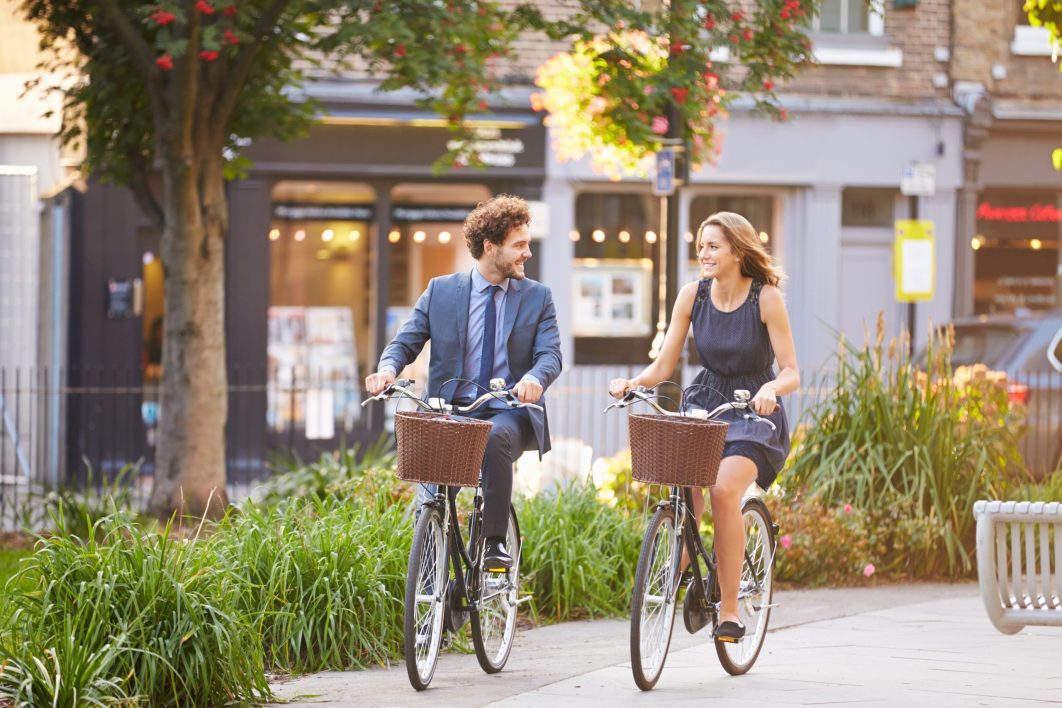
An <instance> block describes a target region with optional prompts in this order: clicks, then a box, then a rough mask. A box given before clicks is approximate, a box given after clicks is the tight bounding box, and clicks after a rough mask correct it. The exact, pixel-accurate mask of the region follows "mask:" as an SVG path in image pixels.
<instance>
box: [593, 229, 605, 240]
mask: <svg viewBox="0 0 1062 708" xmlns="http://www.w3.org/2000/svg"><path fill="white" fill-rule="evenodd" d="M590 237H591V238H593V239H594V241H596V242H597V243H604V242H605V232H604V231H602V230H601V229H594V233H592V234H590Z"/></svg>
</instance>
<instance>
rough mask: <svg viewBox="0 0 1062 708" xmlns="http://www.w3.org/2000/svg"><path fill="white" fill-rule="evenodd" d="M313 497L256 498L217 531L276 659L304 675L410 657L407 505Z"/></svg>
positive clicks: (244, 601) (221, 550)
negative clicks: (405, 635) (263, 501)
mask: <svg viewBox="0 0 1062 708" xmlns="http://www.w3.org/2000/svg"><path fill="white" fill-rule="evenodd" d="M368 496H369V498H368V499H365V498H346V497H340V496H336V495H326V496H323V497H319V498H318V497H314V496H309V497H305V498H302V499H294V500H292V501H290V502H288V503H283V504H280V505H277V506H274V507H262V506H255V505H248V506H247V507H246V508H244V509H243V510H242V511H241V512H239V513H233V514H230V515H229V516H228V517H227V518H226V519H225V521H224V522H223V523H222V525H221V527H220V529H219V531H218V534H217V537H216V538H217V544H218V556H219V558H220V559H221V561H222V563H223V564H224V565H225V566H226V567H228V568H231V572H232V573H233V574H238V575H240V576H241V577H242V578H243V579H244V580H245V582H244V583H243V585H242V586H241V587H242V594H241V596H240V607H241V611H242V612H244V613H246V614H247V615H251V616H254V617H256V618H257V625H258V630H259V632H260V633H261V637H262V641H263V643H264V649H265V653H266V663H267V665H268V666H271V667H274V668H276V669H279V670H283V671H287V672H292V673H303V672H313V671H321V670H324V669H349V668H354V667H363V666H366V665H368V664H371V663H387V662H388V661H390V660H391V659H394V658H396V657H400V656H401V651H402V598H403V593H404V588H405V575H406V564H407V561H408V557H409V546H410V542H411V540H412V524H411V520H410V518H409V516H408V514H407V513H406V507H405V505H396V504H391V505H390V506H388V507H385V508H383V509H378V508H377V507H376V504H375V501H376V496H375V493H372V494H369V495H368Z"/></svg>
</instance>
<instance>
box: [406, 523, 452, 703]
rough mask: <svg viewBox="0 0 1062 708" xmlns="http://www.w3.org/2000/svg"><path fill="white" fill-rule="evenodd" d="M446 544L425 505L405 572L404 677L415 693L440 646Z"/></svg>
mask: <svg viewBox="0 0 1062 708" xmlns="http://www.w3.org/2000/svg"><path fill="white" fill-rule="evenodd" d="M448 542H449V541H448V536H447V533H446V529H445V528H444V527H443V517H442V514H441V513H440V512H439V509H437V508H436V507H435V506H432V505H427V504H425V505H424V506H422V507H421V509H420V518H419V519H418V520H417V525H416V528H415V529H414V531H413V546H412V548H411V549H410V551H409V568H408V569H407V570H406V606H405V641H404V644H405V656H406V673H407V674H409V682H410V684H412V685H413V688H415V689H417V690H418V691H423V690H424V689H425V688H427V687H428V684H429V683H430V682H431V677H432V676H433V675H434V674H435V665H436V663H437V662H438V660H439V648H440V647H441V646H442V635H443V611H444V610H445V604H446V603H445V598H446V576H447V565H446V562H447V557H446V553H447V545H448Z"/></svg>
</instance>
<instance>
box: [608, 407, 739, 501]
mask: <svg viewBox="0 0 1062 708" xmlns="http://www.w3.org/2000/svg"><path fill="white" fill-rule="evenodd" d="M627 420H628V421H629V429H630V439H631V467H632V476H633V477H634V478H635V479H636V480H638V481H639V482H648V483H649V484H667V485H674V486H679V487H710V486H712V485H713V484H715V476H716V474H717V473H718V472H719V462H720V461H721V460H722V458H723V443H724V442H725V441H726V430H727V428H728V427H729V424H728V423H724V422H721V421H717V420H703V419H700V418H681V417H677V416H666V415H645V414H632V415H629V416H627Z"/></svg>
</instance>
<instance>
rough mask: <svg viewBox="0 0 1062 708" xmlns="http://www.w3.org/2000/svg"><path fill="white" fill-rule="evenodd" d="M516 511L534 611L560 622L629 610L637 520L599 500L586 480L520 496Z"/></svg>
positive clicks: (638, 536) (638, 533) (638, 530)
mask: <svg viewBox="0 0 1062 708" xmlns="http://www.w3.org/2000/svg"><path fill="white" fill-rule="evenodd" d="M517 514H518V515H519V518H520V531H521V533H522V535H523V537H524V548H523V556H522V560H521V566H520V573H521V575H522V576H523V582H524V588H525V590H527V591H530V592H531V593H532V600H531V602H530V605H531V612H532V614H533V615H535V616H536V617H539V616H541V617H545V618H548V619H550V620H554V621H561V620H567V619H575V618H580V617H602V616H613V615H619V614H623V613H625V612H626V611H627V609H628V607H629V602H630V593H631V584H632V583H633V581H634V569H635V566H636V565H637V563H638V550H639V547H640V545H641V540H642V539H641V528H640V526H639V524H638V523H637V522H636V521H634V520H632V518H631V517H629V516H627V515H625V514H624V513H623V512H622V511H620V510H619V509H616V508H612V507H609V506H605V505H603V504H601V503H599V502H598V501H597V490H596V489H595V488H594V487H593V485H591V484H590V483H588V482H578V483H573V484H572V485H571V486H570V487H568V488H567V489H563V490H559V491H557V492H556V494H542V495H539V496H537V497H533V498H528V499H523V500H520V502H519V504H518V507H517Z"/></svg>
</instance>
